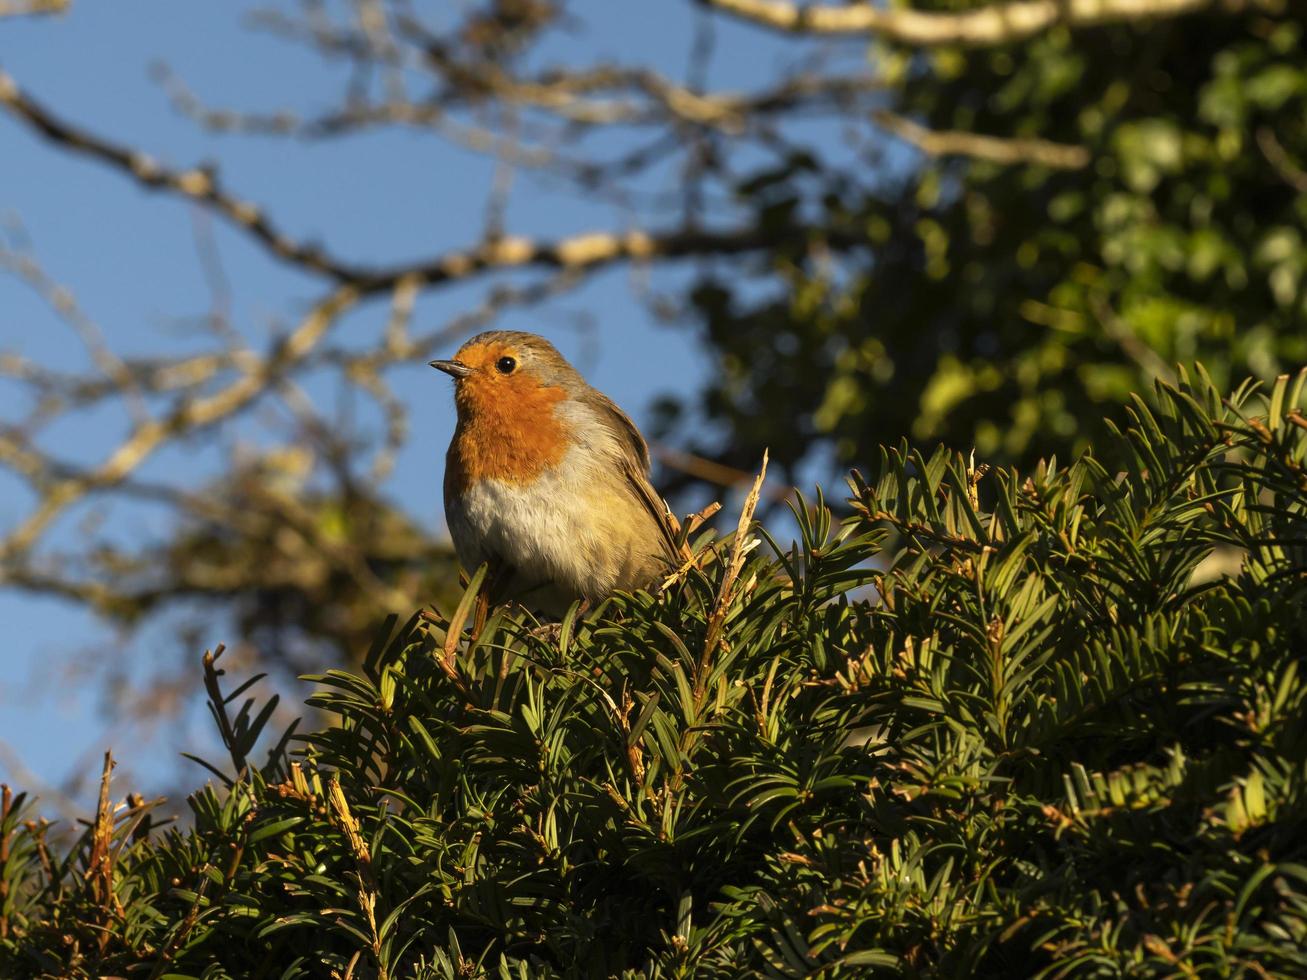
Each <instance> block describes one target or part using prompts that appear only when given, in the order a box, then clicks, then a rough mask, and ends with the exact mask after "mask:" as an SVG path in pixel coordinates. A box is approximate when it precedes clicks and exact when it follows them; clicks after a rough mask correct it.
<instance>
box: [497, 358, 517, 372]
mask: <svg viewBox="0 0 1307 980" xmlns="http://www.w3.org/2000/svg"><path fill="white" fill-rule="evenodd" d="M515 367H517V361H516V360H514V359H513V358H511V357H501V358H500V359H499V360H497V361H495V370H496V371H498V372H499V373H500V374H512V373H513V369H514V368H515Z"/></svg>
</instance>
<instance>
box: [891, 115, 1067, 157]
mask: <svg viewBox="0 0 1307 980" xmlns="http://www.w3.org/2000/svg"><path fill="white" fill-rule="evenodd" d="M872 119H873V120H874V121H875V122H876V124H877V125H879V126H881V127H883V128H884V129H886V130H888V131H889V132H891V133H893V134H894V135H895V136H898V137H899V138H900V139H903V140H906V141H907V142H909V143H911V144H912V145H913V146H915V147H916V148H917V149H919V150H921V151H922V152H923V153H926V154H927V155H929V156H961V157H970V158H971V159H973V160H987V161H989V162H990V163H998V164H1003V165H1004V166H1019V165H1021V164H1032V165H1036V166H1041V167H1048V168H1050V169H1052V170H1081V169H1083V168H1084V167H1086V166H1088V165H1089V160H1090V156H1089V151H1088V150H1087V149H1085V148H1084V147H1083V146H1075V145H1073V144H1069V143H1054V142H1052V141H1051V140H1045V139H1038V138H1034V137H1026V138H1022V137H1012V138H1008V137H1001V136H982V135H981V134H979V133H968V132H966V131H964V130H956V129H944V130H939V129H927V128H926V127H925V126H922V125H920V124H919V123H915V122H913V121H912V120H911V119H907V118H905V117H904V116H900V115H898V114H897V113H893V112H890V111H889V110H886V109H882V110H879V111H877V112H875V113H873V114H872Z"/></svg>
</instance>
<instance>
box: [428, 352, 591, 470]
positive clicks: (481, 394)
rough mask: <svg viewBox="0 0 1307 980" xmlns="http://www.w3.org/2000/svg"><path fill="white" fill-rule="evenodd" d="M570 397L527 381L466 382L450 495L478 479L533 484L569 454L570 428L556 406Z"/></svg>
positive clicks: (450, 462)
mask: <svg viewBox="0 0 1307 980" xmlns="http://www.w3.org/2000/svg"><path fill="white" fill-rule="evenodd" d="M565 397H567V393H566V392H565V391H563V389H562V388H553V387H545V386H543V385H541V384H539V383H538V382H537V381H535V380H534V379H532V378H530V377H528V376H526V375H525V374H523V375H520V376H514V377H510V378H501V379H495V380H494V381H493V382H490V381H483V380H481V379H479V378H475V377H472V378H468V379H467V380H466V381H464V382H463V383H461V384H460V385H459V387H458V391H457V394H456V400H457V403H458V426H457V428H456V429H455V430H454V441H453V442H452V443H450V446H449V455H448V457H447V459H446V464H445V487H446V490H447V491H452V492H455V493H457V492H460V491H461V490H463V489H464V488H466V487H467V486H468V485H469V484H471V483H474V482H476V481H478V480H487V479H490V480H501V481H503V482H506V483H518V484H524V483H531V482H532V481H534V480H535V479H536V477H538V476H539V475H540V473H541V472H543V471H544V470H546V469H549V468H551V467H554V466H557V465H558V464H559V463H560V462H561V461H562V459H563V456H564V454H565V453H566V452H567V445H568V438H567V426H566V424H565V423H564V422H563V421H562V420H561V419H559V418H556V417H555V414H554V407H555V406H556V405H557V404H558V403H559V402H560V401H562V400H563V399H564V398H565Z"/></svg>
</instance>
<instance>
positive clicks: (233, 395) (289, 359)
mask: <svg viewBox="0 0 1307 980" xmlns="http://www.w3.org/2000/svg"><path fill="white" fill-rule="evenodd" d="M357 298H358V294H357V291H356V290H354V289H352V288H350V287H348V286H345V287H341V288H339V289H337V290H336V291H334V292H333V293H332V294H331V295H330V296H328V297H327V298H326V299H325V300H323V301H322V302H320V303H318V304H317V305H316V306H315V307H314V308H313V310H312V311H311V312H310V313H309V315H308V316H307V317H305V318H304V320H303V321H301V323H300V325H299V326H298V327H297V328H296V329H295V330H294V331H292V332H291V333H290V334H289V335H288V336H287V337H286V338H285V339H284V340H282V341H281V342H280V343H279V344H278V345H277V348H276V350H275V351H274V352H273V354H272V355H271V356H269V357H268V358H267V359H266V360H263V361H260V362H259V363H258V364H257V365H255V366H253V367H252V369H251V370H250V371H249V372H248V373H246V374H244V375H242V376H241V377H240V378H239V379H237V380H236V381H234V382H232V383H231V384H230V385H228V386H227V387H226V388H223V389H222V390H221V391H219V392H217V393H216V394H213V395H210V396H208V397H205V398H196V399H193V400H190V401H186V402H183V403H182V404H181V405H180V406H179V407H178V408H176V409H175V410H174V411H173V412H171V413H170V414H169V415H167V416H165V417H164V418H152V419H149V420H147V421H146V422H144V423H142V424H139V425H137V426H135V427H134V428H133V431H132V434H131V435H130V436H128V438H127V439H126V440H124V441H123V442H122V443H121V444H120V445H119V446H118V448H117V449H115V450H114V451H113V452H112V453H111V454H110V456H109V458H108V459H106V460H105V461H104V462H103V463H102V464H100V466H99V467H97V468H96V469H95V470H93V471H91V472H90V473H89V474H87V475H85V476H78V477H73V478H68V479H64V480H61V481H59V482H58V483H55V484H54V485H52V486H50V487H49V488H48V489H47V490H46V492H45V494H44V495H43V497H42V500H41V502H40V504H39V505H38V506H37V508H36V510H35V511H34V512H33V513H32V514H31V515H29V516H28V518H27V519H26V520H25V521H23V522H22V523H21V524H19V525H18V527H17V528H15V530H14V531H13V533H12V534H10V536H9V537H8V539H7V540H5V541H4V542H3V543H0V558H8V557H10V556H11V555H13V554H16V553H22V552H25V551H26V550H28V549H29V548H30V547H31V545H32V544H33V542H35V540H36V539H37V538H38V537H39V536H40V535H41V533H42V532H43V531H44V530H45V529H46V528H47V527H49V525H50V523H51V521H53V520H54V519H55V518H56V517H57V516H59V514H61V513H62V512H63V511H64V510H66V509H67V508H68V507H69V506H70V505H72V504H73V503H75V502H76V501H78V500H80V499H81V498H82V497H84V496H85V495H86V494H87V493H88V492H89V491H91V490H93V489H97V488H100V487H104V486H109V485H112V484H115V483H118V482H120V481H121V480H122V479H123V478H124V477H126V476H127V475H128V474H129V473H131V472H132V471H133V470H135V469H136V468H137V467H138V466H140V465H141V463H143V462H144V461H145V460H146V459H147V458H149V457H150V456H151V455H152V454H153V453H154V452H155V450H157V449H158V448H159V447H160V446H161V445H162V444H163V443H164V442H166V441H167V440H168V439H170V438H174V437H176V436H177V435H178V434H180V433H181V432H183V431H195V430H198V429H202V428H205V427H206V426H209V425H213V424H214V423H216V422H218V421H220V420H222V419H224V418H226V417H228V416H230V415H231V414H233V413H234V412H236V411H238V410H239V409H241V408H244V407H245V406H246V405H248V404H249V403H250V402H252V401H253V400H254V399H255V398H257V397H258V396H259V395H261V394H262V393H263V392H265V391H266V390H267V389H268V385H269V382H270V381H272V380H274V379H275V377H276V376H277V375H279V374H281V373H282V372H283V371H285V370H286V369H287V368H288V367H289V366H290V365H291V364H293V363H294V362H296V361H299V360H301V359H302V358H303V357H304V356H305V355H307V354H308V353H309V352H310V351H311V350H312V349H313V348H314V347H315V346H316V345H317V343H318V341H319V340H321V339H322V336H323V335H324V334H325V333H326V331H327V330H328V329H329V327H330V326H331V324H332V323H333V322H334V321H335V319H336V318H337V317H338V316H339V315H340V314H341V313H343V312H344V311H345V310H346V309H347V308H348V307H350V306H351V305H353V303H354V302H355V301H356V300H357Z"/></svg>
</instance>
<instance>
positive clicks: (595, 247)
mask: <svg viewBox="0 0 1307 980" xmlns="http://www.w3.org/2000/svg"><path fill="white" fill-rule="evenodd" d="M0 104H3V105H5V106H7V107H8V108H9V109H10V110H11V111H12V112H13V113H14V114H15V115H16V116H17V117H18V118H19V119H21V120H23V121H24V122H26V123H28V124H29V125H31V126H33V127H34V128H36V129H37V130H38V131H39V132H41V133H42V134H43V135H44V136H46V137H47V138H48V139H50V140H51V141H53V142H55V143H57V144H59V145H61V146H64V147H66V148H67V149H69V150H73V151H76V152H80V153H83V154H86V155H87V156H91V157H93V158H95V159H98V160H100V161H102V162H104V163H108V164H110V165H111V166H113V167H115V168H117V169H119V170H121V171H123V172H125V173H126V174H128V175H129V176H131V177H132V178H133V179H134V180H136V181H137V182H138V183H140V184H142V185H143V186H146V187H150V188H154V189H159V190H165V191H168V192H170V193H174V194H178V195H181V196H182V197H186V198H188V199H190V200H193V201H196V202H197V203H199V204H202V205H204V206H206V207H209V208H212V209H213V210H215V211H216V212H218V213H219V214H221V215H223V216H224V217H226V218H228V219H230V220H231V221H232V222H234V223H235V224H236V225H237V226H238V227H240V228H242V229H244V230H245V231H247V232H249V233H250V234H251V235H253V236H254V238H255V239H257V240H258V241H259V242H260V243H262V244H263V245H264V246H266V247H267V248H268V249H270V250H271V251H272V252H273V253H274V254H275V255H277V256H278V257H280V258H283V259H286V260H288V261H290V262H293V263H295V264H297V265H300V266H302V267H304V268H305V269H307V270H309V271H313V272H318V273H321V274H324V275H327V276H330V277H331V278H332V279H335V280H336V281H337V282H338V283H341V284H343V285H348V286H350V287H352V288H353V289H354V290H355V291H356V292H357V294H358V296H369V295H375V294H378V293H384V292H389V291H390V290H392V289H394V288H395V287H396V286H398V285H399V284H400V283H401V282H402V281H404V280H407V279H414V280H415V281H416V282H418V284H420V285H423V286H428V287H430V286H438V285H442V284H445V283H449V282H454V281H459V280H464V279H468V278H471V277H473V276H476V275H479V274H483V273H486V272H490V271H495V270H502V269H511V268H524V267H528V266H538V267H543V268H555V269H567V270H576V271H579V270H589V269H595V268H599V267H601V266H605V265H610V264H612V263H614V262H619V261H627V260H641V259H653V258H663V259H677V258H688V257H693V256H699V255H735V254H739V253H742V252H750V251H757V250H760V249H765V248H768V247H771V246H774V245H776V244H778V243H780V242H783V241H793V240H795V239H796V238H801V237H802V236H804V235H805V234H806V233H807V232H808V229H806V228H802V227H795V228H788V229H780V230H778V231H775V230H764V229H760V228H756V227H743V228H736V229H728V230H723V231H705V230H701V229H699V228H689V229H674V230H671V231H667V232H661V233H654V234H651V233H649V232H645V231H630V232H625V233H622V232H588V233H582V234H579V235H574V236H571V237H568V238H561V239H558V240H556V241H552V242H550V241H544V242H541V241H533V240H531V239H528V238H523V237H518V236H504V237H503V238H500V239H497V240H494V241H489V242H485V243H483V244H482V245H480V246H478V247H475V248H471V249H465V250H455V251H452V252H448V253H446V254H445V255H441V256H438V257H435V258H432V259H427V260H425V261H421V262H417V263H410V264H404V265H399V266H393V267H389V268H375V267H369V266H363V265H356V264H353V263H349V262H345V261H342V260H340V259H337V258H333V257H332V256H330V255H329V254H328V253H327V252H326V251H325V250H324V249H322V248H320V247H318V246H316V245H309V244H305V243H302V242H297V241H295V240H293V239H291V238H289V237H288V236H287V235H285V234H284V233H282V232H281V231H280V230H279V229H277V228H276V227H275V226H274V225H273V224H272V222H271V221H270V220H269V219H268V218H267V217H266V216H265V214H264V212H263V211H262V209H260V208H259V207H258V206H257V205H255V204H251V203H249V202H246V201H241V200H239V199H237V198H235V197H232V196H230V195H228V194H227V193H225V192H224V191H223V190H221V189H220V187H219V185H218V181H217V177H216V174H215V173H214V172H213V171H211V170H203V169H198V168H195V169H190V170H182V171H178V170H170V169H168V168H166V167H164V166H162V165H161V164H159V163H158V162H156V161H155V160H153V159H151V158H150V157H149V156H147V155H145V154H144V153H141V152H139V151H136V150H131V149H126V148H123V147H121V146H118V145H116V144H114V143H111V142H109V141H107V140H103V139H100V138H99V137H96V136H93V135H91V134H90V133H88V132H86V131H84V130H80V129H77V128H74V127H72V126H71V125H69V124H67V123H65V122H63V121H62V120H60V119H58V118H57V117H55V116H54V115H53V114H51V113H50V112H49V111H47V110H46V109H45V108H44V107H43V106H41V105H40V104H39V103H37V102H35V101H34V100H32V99H31V98H30V97H28V96H27V95H25V94H24V93H23V92H22V90H21V89H20V88H19V87H18V85H17V83H16V82H14V80H13V79H12V78H11V77H10V76H9V75H7V74H5V73H4V72H3V71H0Z"/></svg>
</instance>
